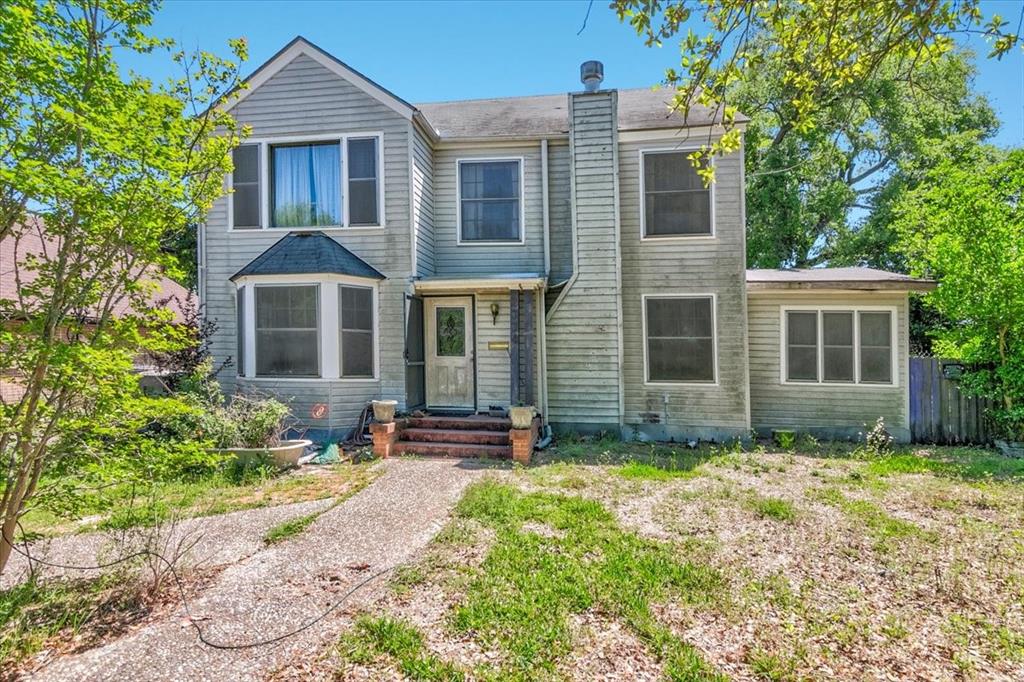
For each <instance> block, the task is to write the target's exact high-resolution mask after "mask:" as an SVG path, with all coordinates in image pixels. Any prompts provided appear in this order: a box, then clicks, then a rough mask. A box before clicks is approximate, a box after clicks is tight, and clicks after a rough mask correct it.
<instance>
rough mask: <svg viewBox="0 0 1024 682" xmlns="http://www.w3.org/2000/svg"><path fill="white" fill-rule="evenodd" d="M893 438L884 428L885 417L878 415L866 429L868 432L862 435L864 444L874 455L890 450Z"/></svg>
mask: <svg viewBox="0 0 1024 682" xmlns="http://www.w3.org/2000/svg"><path fill="white" fill-rule="evenodd" d="M895 440H896V439H895V438H894V437H893V435H892V434H891V433H889V430H888V429H886V428H885V419H884V418H883V417H879V418H878V419H877V420H876V421H875V424H874V426H872V427H871V428H870V429H868V432H867V433H866V434H865V435H864V442H865V444H866V445H867V446H868V449H869V450H871V452H873V453H875V454H876V455H881V454H885V453H887V452H890V451H891V450H892V444H893V442H895Z"/></svg>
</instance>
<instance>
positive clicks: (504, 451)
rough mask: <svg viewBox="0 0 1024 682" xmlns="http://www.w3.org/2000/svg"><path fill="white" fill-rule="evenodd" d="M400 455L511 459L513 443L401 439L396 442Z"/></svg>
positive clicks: (396, 450) (396, 448)
mask: <svg viewBox="0 0 1024 682" xmlns="http://www.w3.org/2000/svg"><path fill="white" fill-rule="evenodd" d="M395 452H396V453H397V454H400V455H426V456H434V457H438V456H440V457H490V458H494V459H511V458H512V446H511V445H480V444H478V443H435V442H426V441H407V440H400V441H398V442H397V443H395Z"/></svg>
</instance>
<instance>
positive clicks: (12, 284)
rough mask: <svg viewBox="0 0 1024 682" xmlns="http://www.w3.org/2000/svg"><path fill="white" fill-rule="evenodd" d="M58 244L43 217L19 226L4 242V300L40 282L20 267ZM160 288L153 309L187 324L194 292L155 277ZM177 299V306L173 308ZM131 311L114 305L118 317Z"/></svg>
mask: <svg viewBox="0 0 1024 682" xmlns="http://www.w3.org/2000/svg"><path fill="white" fill-rule="evenodd" d="M56 248H57V242H56V240H55V239H54V238H53V237H50V236H49V235H48V234H47V233H46V229H45V226H44V224H43V220H42V218H39V217H32V218H30V221H29V222H28V223H27V224H25V225H20V226H17V227H15V229H14V231H13V233H11V234H9V235H8V236H7V237H5V238H4V239H2V240H0V299H8V300H12V301H16V300H17V299H18V285H19V282H20V283H21V284H23V285H24V284H29V283H31V282H32V281H34V280H35V279H36V272H35V270H33V269H31V268H26V267H19V265H20V264H24V263H25V262H26V259H29V258H39V259H45V258H47V254H50V253H54V251H55V250H56ZM152 279H153V281H155V282H156V283H157V285H158V287H159V288H158V289H157V290H156V291H154V292H153V293H152V294H151V295H150V296H149V303H150V305H151V306H152V307H166V308H169V309H171V310H172V311H173V312H174V320H175V322H183V321H184V317H183V316H182V313H181V305H182V304H184V303H185V301H187V300H188V299H189V298H190V297H191V296H192V294H191V292H189V290H188V289H186V288H185V287H183V286H182V285H181V284H178V283H177V282H175V281H174V280H173V279H170V278H169V277H164V276H162V275H160V276H156V277H153V278H152ZM173 298H176V299H177V300H178V304H177V305H174V306H172V305H170V300H171V299H173ZM130 309H131V304H130V302H129V301H128V300H121V301H119V302H117V303H116V304H115V305H114V308H113V312H114V315H115V316H117V315H124V314H126V313H128V312H129V311H130Z"/></svg>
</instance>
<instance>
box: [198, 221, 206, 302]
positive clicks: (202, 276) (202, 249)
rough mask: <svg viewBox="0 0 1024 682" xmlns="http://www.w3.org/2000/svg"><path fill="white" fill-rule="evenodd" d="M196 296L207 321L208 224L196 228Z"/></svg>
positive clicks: (201, 224)
mask: <svg viewBox="0 0 1024 682" xmlns="http://www.w3.org/2000/svg"><path fill="white" fill-rule="evenodd" d="M196 294H197V295H198V296H199V312H200V315H201V317H202V319H204V320H205V319H206V306H205V303H206V223H199V225H198V226H197V227H196Z"/></svg>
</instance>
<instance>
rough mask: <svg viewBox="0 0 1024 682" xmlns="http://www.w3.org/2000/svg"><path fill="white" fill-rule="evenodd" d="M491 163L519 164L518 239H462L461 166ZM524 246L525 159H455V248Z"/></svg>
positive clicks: (491, 157) (490, 157) (500, 157)
mask: <svg viewBox="0 0 1024 682" xmlns="http://www.w3.org/2000/svg"><path fill="white" fill-rule="evenodd" d="M491 161H517V162H518V163H519V239H518V240H511V239H499V240H488V241H482V240H469V241H463V239H462V164H463V163H488V162H491ZM525 244H526V159H525V157H523V156H487V157H483V156H481V157H460V158H457V159H455V245H456V246H524V245H525Z"/></svg>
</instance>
